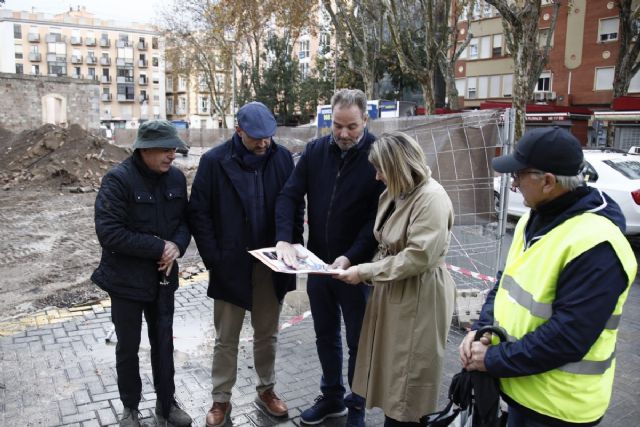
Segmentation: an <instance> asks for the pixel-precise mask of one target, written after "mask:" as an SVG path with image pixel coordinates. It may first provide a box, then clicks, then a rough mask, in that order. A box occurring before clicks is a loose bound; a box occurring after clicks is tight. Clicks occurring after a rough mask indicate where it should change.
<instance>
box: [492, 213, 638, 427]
mask: <svg viewBox="0 0 640 427" xmlns="http://www.w3.org/2000/svg"><path fill="white" fill-rule="evenodd" d="M528 218H529V215H528V214H527V215H524V216H523V217H522V218H521V219H520V221H519V222H518V225H517V226H516V230H515V232H514V236H513V242H512V243H511V248H510V250H509V254H508V256H507V262H506V267H505V269H504V272H503V274H502V278H501V279H500V286H499V288H498V291H497V293H496V298H495V303H494V318H495V321H496V324H498V325H499V326H501V327H503V328H504V329H505V330H506V331H507V333H508V335H509V339H510V340H518V339H520V338H522V337H523V336H524V335H525V334H527V333H529V332H531V331H534V330H535V329H536V328H538V327H539V326H540V325H542V324H544V323H546V322H547V321H548V320H549V318H550V317H551V315H552V314H553V313H552V303H553V301H554V299H555V295H556V285H557V281H558V277H559V275H560V273H561V272H562V270H563V269H564V268H565V266H566V265H567V264H569V263H570V262H571V261H572V260H573V259H575V258H576V257H578V256H580V255H581V254H582V253H584V252H586V251H588V250H589V249H591V248H593V247H595V246H596V245H598V244H600V243H602V242H609V243H610V244H611V246H612V247H613V249H614V251H615V252H616V255H617V256H618V258H619V260H620V262H621V264H622V267H623V268H624V271H625V272H626V274H627V277H628V280H629V286H627V289H626V290H625V291H624V292H623V293H622V294H621V295H620V297H619V298H618V302H617V304H616V307H615V309H614V311H613V313H612V316H611V318H610V319H609V322H608V323H607V326H606V328H605V329H604V330H603V331H602V333H601V334H600V336H599V337H598V339H597V340H596V342H595V343H594V344H593V346H592V347H591V348H590V349H589V351H588V352H587V354H586V355H585V356H584V358H583V359H582V360H580V361H577V362H574V363H568V364H566V365H564V366H561V367H559V368H557V369H553V370H551V371H547V372H543V373H540V374H536V375H529V376H523V377H514V378H501V379H500V388H501V390H502V392H503V393H505V394H506V395H507V396H509V397H510V398H511V399H513V400H514V401H516V402H518V403H519V404H521V405H522V406H524V407H527V408H529V409H531V410H533V411H535V412H538V413H540V414H544V415H547V416H550V417H553V418H557V419H560V420H564V421H568V422H573V423H587V422H591V421H595V420H597V419H599V418H601V417H602V416H603V415H604V413H605V411H606V410H607V407H608V406H609V400H610V399H611V392H612V389H613V376H614V372H615V365H616V363H615V348H616V339H617V335H618V323H619V321H620V315H621V314H622V307H623V305H624V302H625V301H626V299H627V295H628V293H629V289H630V285H631V283H632V282H633V280H634V278H635V276H636V271H637V267H638V266H637V263H636V258H635V255H634V253H633V250H632V249H631V246H630V245H629V242H628V241H627V239H626V238H625V237H624V235H623V234H622V232H621V231H620V229H619V228H618V227H617V226H616V225H615V224H613V223H612V222H611V221H610V220H608V219H607V218H604V217H602V216H600V215H596V214H594V213H583V214H580V215H577V216H575V217H573V218H570V219H568V220H567V221H565V222H564V223H562V224H560V225H558V226H557V227H555V228H553V229H552V230H550V231H549V232H548V233H547V234H546V235H544V236H543V237H542V238H541V239H540V240H539V241H537V242H536V243H535V244H534V245H532V246H531V247H529V248H528V249H526V250H525V238H524V230H525V226H526V224H527V221H528ZM601 285H602V286H607V283H606V282H605V283H602V284H601ZM568 327H570V326H568Z"/></svg>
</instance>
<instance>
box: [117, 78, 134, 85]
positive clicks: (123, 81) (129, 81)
mask: <svg viewBox="0 0 640 427" xmlns="http://www.w3.org/2000/svg"><path fill="white" fill-rule="evenodd" d="M116 83H133V77H127V76H118V77H116Z"/></svg>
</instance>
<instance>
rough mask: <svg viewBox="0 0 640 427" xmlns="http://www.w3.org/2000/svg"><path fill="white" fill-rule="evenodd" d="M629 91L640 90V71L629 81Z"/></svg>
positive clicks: (635, 91)
mask: <svg viewBox="0 0 640 427" xmlns="http://www.w3.org/2000/svg"><path fill="white" fill-rule="evenodd" d="M628 92H629V93H637V92H640V73H636V75H635V76H633V78H632V79H631V82H630V83H629V91H628Z"/></svg>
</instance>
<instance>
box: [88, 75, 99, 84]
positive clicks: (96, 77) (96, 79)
mask: <svg viewBox="0 0 640 427" xmlns="http://www.w3.org/2000/svg"><path fill="white" fill-rule="evenodd" d="M87 79H89V80H93V81H96V82H99V81H100V77H98V76H96V75H91V74H89V76H88V77H87Z"/></svg>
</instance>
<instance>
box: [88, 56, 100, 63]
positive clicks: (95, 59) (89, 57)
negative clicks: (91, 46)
mask: <svg viewBox="0 0 640 427" xmlns="http://www.w3.org/2000/svg"><path fill="white" fill-rule="evenodd" d="M97 62H98V58H96V57H95V56H87V65H95V64H96V63H97Z"/></svg>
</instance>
